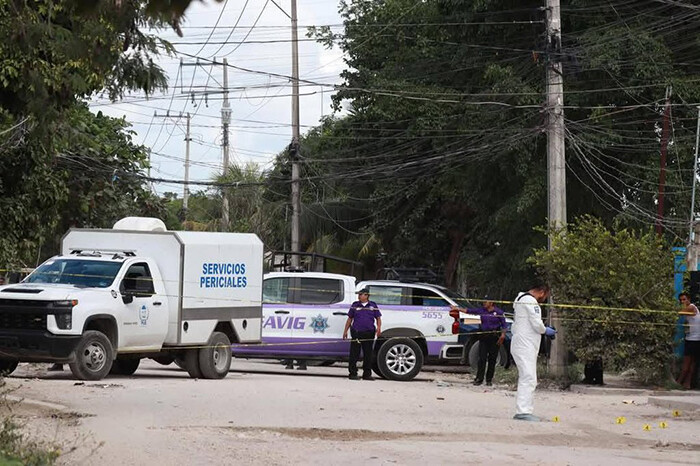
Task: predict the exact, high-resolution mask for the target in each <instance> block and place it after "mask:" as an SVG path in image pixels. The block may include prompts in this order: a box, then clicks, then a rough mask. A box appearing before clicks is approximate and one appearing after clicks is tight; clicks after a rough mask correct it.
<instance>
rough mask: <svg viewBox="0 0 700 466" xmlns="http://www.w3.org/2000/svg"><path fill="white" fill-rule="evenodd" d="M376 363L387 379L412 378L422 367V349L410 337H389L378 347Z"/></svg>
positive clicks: (405, 379)
mask: <svg viewBox="0 0 700 466" xmlns="http://www.w3.org/2000/svg"><path fill="white" fill-rule="evenodd" d="M377 364H378V365H379V370H380V371H381V372H382V374H384V377H386V378H387V379H389V380H400V381H407V380H412V379H413V378H414V377H415V376H416V375H418V373H419V372H420V370H421V368H422V367H423V351H422V350H421V349H420V346H418V343H416V342H415V341H413V340H411V339H410V338H390V339H388V340H387V341H386V343H384V344H383V345H382V346H381V348H379V353H378V354H377Z"/></svg>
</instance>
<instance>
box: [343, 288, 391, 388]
mask: <svg viewBox="0 0 700 466" xmlns="http://www.w3.org/2000/svg"><path fill="white" fill-rule="evenodd" d="M357 295H358V296H357V297H358V299H359V301H355V302H354V303H352V306H350V310H349V311H348V320H347V322H345V330H343V340H346V339H347V338H348V330H350V336H351V337H352V341H351V342H350V363H349V364H348V368H349V369H350V380H359V379H360V378H359V377H358V376H357V360H358V359H360V349H362V355H363V358H362V379H363V380H374V378H373V377H372V356H373V353H374V337H375V336H376V337H377V338H379V336H380V335H381V334H382V313H381V312H379V308H378V307H377V304H376V303H375V302H374V301H370V300H369V290H368V289H367V288H363V289H361V290H360V291H358V292H357ZM375 320H376V321H377V326H376V328H375V326H374V321H375Z"/></svg>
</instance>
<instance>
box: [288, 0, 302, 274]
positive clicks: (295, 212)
mask: <svg viewBox="0 0 700 466" xmlns="http://www.w3.org/2000/svg"><path fill="white" fill-rule="evenodd" d="M291 1H292V143H291V144H290V145H289V156H290V158H291V160H292V252H299V251H300V249H299V248H300V245H299V216H300V214H301V198H300V192H299V138H300V134H299V133H300V130H299V38H298V34H297V0H291ZM300 264H301V261H300V257H299V256H298V255H292V266H293V267H299V265H300Z"/></svg>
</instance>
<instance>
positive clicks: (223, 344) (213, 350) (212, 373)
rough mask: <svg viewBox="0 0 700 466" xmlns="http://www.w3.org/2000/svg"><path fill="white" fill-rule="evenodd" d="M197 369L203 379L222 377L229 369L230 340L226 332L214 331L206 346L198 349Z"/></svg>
mask: <svg viewBox="0 0 700 466" xmlns="http://www.w3.org/2000/svg"><path fill="white" fill-rule="evenodd" d="M199 369H200V370H201V371H202V377H204V378H205V379H223V378H224V377H226V374H228V371H229V369H231V341H230V340H229V339H228V337H227V336H226V334H224V333H221V332H214V333H212V334H211V337H209V341H208V342H207V345H206V347H204V348H201V349H200V350H199Z"/></svg>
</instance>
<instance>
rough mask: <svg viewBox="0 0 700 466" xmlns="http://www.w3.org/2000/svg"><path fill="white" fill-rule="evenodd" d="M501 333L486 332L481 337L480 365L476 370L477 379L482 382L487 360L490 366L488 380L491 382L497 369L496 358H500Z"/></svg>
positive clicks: (487, 373) (487, 372) (487, 374)
mask: <svg viewBox="0 0 700 466" xmlns="http://www.w3.org/2000/svg"><path fill="white" fill-rule="evenodd" d="M499 336H500V334H495V333H494V334H485V335H481V338H479V365H478V368H477V371H476V380H478V381H480V382H482V381H483V380H484V370H486V362H487V361H488V363H489V367H488V370H486V381H487V382H491V380H492V379H493V373H494V371H495V370H496V359H497V358H498V349H499V348H498V337H499Z"/></svg>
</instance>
